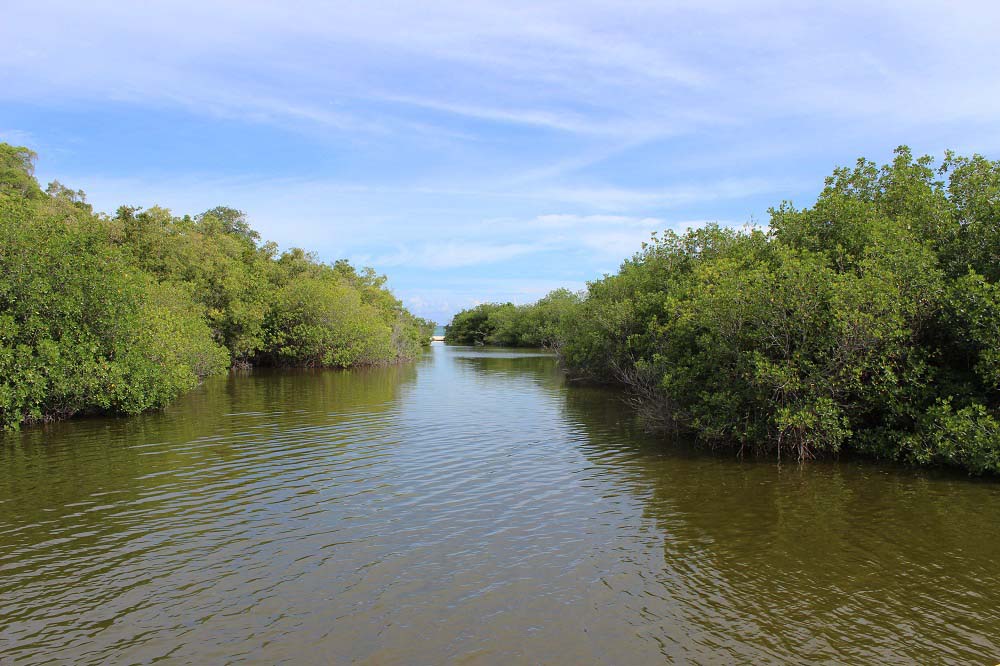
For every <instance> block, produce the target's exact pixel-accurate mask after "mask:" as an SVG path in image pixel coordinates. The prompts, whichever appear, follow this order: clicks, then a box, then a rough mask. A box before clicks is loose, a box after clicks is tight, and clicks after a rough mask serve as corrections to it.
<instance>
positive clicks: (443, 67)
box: [0, 2, 1000, 325]
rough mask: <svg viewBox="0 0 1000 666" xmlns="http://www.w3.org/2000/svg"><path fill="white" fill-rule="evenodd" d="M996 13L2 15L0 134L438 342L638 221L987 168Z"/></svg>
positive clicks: (566, 7) (123, 200) (478, 6)
mask: <svg viewBox="0 0 1000 666" xmlns="http://www.w3.org/2000/svg"><path fill="white" fill-rule="evenodd" d="M623 8H624V9H623ZM303 17H307V19H306V20H303ZM998 18H1000V7H998V6H996V5H992V4H986V3H969V4H964V5H962V7H961V8H953V7H946V6H943V5H934V4H930V3H906V4H904V3H899V4H896V5H887V6H885V7H874V6H869V5H866V4H862V3H847V4H842V5H839V6H838V7H836V8H831V7H827V6H825V5H819V4H813V5H801V4H799V3H790V2H772V3H766V4H765V5H762V6H757V7H755V8H753V9H746V8H743V7H741V6H739V5H738V4H736V3H733V4H730V3H715V4H714V6H712V7H707V8H706V7H702V6H701V5H700V4H695V3H687V4H682V5H674V6H673V7H672V8H669V9H667V8H660V7H657V6H656V5H654V4H647V3H634V4H630V5H628V6H627V7H626V6H623V5H621V4H620V3H614V4H612V3H600V2H594V3H587V4H585V5H580V4H579V3H563V2H548V3H545V5H544V6H539V5H537V4H533V3H518V4H511V3H503V4H500V3H487V2H484V3H471V4H463V5H462V6H461V7H448V6H445V5H434V6H428V5H425V4H424V3H420V4H417V3H411V4H406V5H399V6H395V7H392V8H390V7H388V6H385V5H381V4H372V5H366V6H365V7H351V8H350V9H349V10H347V9H345V8H343V7H330V6H328V5H325V4H319V3H317V4H311V3H297V4H295V5H294V6H286V7H283V8H277V7H269V6H244V5H237V4H235V3H230V2H200V3H189V2H176V3H172V4H171V6H170V7H162V6H161V7H155V8H152V7H122V6H118V5H116V4H114V3H105V4H101V5H97V6H88V7H83V6H79V5H76V4H74V3H64V2H32V3H27V2H15V3H12V6H11V7H10V8H9V9H8V10H7V17H6V19H7V20H6V21H5V23H4V24H3V25H2V26H0V36H2V37H3V39H4V41H5V43H6V44H8V48H7V49H5V50H4V54H3V56H2V58H3V60H2V63H3V66H4V69H5V71H7V72H8V76H7V77H6V78H7V81H6V85H5V86H4V87H3V89H2V91H0V99H2V100H3V104H2V106H0V141H6V142H8V143H13V144H16V145H25V146H27V147H29V148H31V149H32V150H34V151H36V152H37V153H38V154H39V159H38V163H37V170H36V175H37V177H38V179H39V181H40V182H41V183H42V184H43V186H44V184H45V183H46V182H48V181H50V180H59V181H60V182H62V183H64V184H65V185H67V186H69V187H71V188H73V189H82V190H84V191H85V192H86V193H87V196H88V201H89V202H90V203H91V204H93V205H94V208H95V209H96V210H101V211H105V212H113V211H114V210H115V208H117V207H118V206H119V205H139V206H143V207H150V206H152V205H160V206H163V207H166V208H170V209H171V210H172V211H173V212H174V214H177V215H183V214H191V215H194V214H197V213H200V212H202V211H204V210H207V209H209V208H212V207H214V206H216V205H226V206H232V207H234V208H238V209H240V210H243V211H245V212H246V213H247V216H248V219H249V221H250V223H251V225H252V226H253V227H254V228H255V229H257V230H258V231H259V232H260V234H261V236H262V238H263V239H265V240H273V241H276V242H277V243H278V244H279V245H280V247H281V248H282V249H288V248H290V247H302V248H304V249H307V250H311V251H315V252H317V254H318V256H319V257H320V258H321V259H322V260H324V261H329V262H332V261H335V260H336V259H340V258H346V259H349V260H350V261H352V262H353V263H355V264H357V265H361V266H366V265H370V266H372V267H374V268H375V269H376V270H377V271H378V272H379V273H383V274H385V275H387V276H388V278H389V286H390V287H391V288H392V289H393V291H394V293H395V294H396V295H397V296H398V297H399V298H401V299H402V300H403V302H404V304H405V305H406V306H407V307H408V308H409V309H410V310H411V311H412V312H414V313H415V314H417V315H420V316H425V317H428V318H431V319H434V320H435V321H436V322H437V323H439V324H441V325H444V324H446V323H448V321H449V320H450V318H451V315H452V314H454V313H455V312H456V311H458V310H460V309H463V308H466V307H470V306H472V305H475V304H476V303H479V302H485V301H511V302H515V303H528V302H532V301H534V300H536V299H537V298H539V297H540V296H543V295H544V294H545V293H546V292H548V291H550V290H551V289H554V288H558V287H567V288H570V289H574V290H578V289H581V288H583V287H584V286H585V283H586V281H587V280H592V279H595V278H598V277H600V276H601V275H602V274H604V273H610V272H614V271H616V270H617V268H618V266H619V265H620V263H621V262H622V261H623V260H624V259H626V258H627V257H629V256H630V255H631V254H632V253H634V252H635V251H637V250H638V249H639V248H640V244H641V243H642V242H643V241H644V240H646V239H648V237H649V235H650V233H651V232H653V231H662V230H665V229H673V230H678V231H683V230H684V229H685V228H688V227H691V226H699V225H702V224H705V223H708V222H718V223H719V224H723V225H728V226H741V225H743V224H746V223H748V222H757V223H760V224H765V223H766V221H767V208H768V207H770V206H772V205H777V204H778V203H780V202H781V201H783V200H790V201H792V202H793V203H795V204H796V205H797V206H800V207H801V206H807V205H810V204H811V203H812V201H813V200H814V198H815V196H816V194H817V193H818V192H819V191H820V189H821V188H822V186H823V181H824V178H825V177H826V176H827V175H829V174H830V173H831V172H832V171H833V169H834V168H835V167H837V166H851V165H853V164H854V162H855V160H856V159H857V158H859V157H866V158H868V159H871V160H874V161H875V162H878V163H883V162H885V161H887V160H889V159H890V158H891V155H892V150H893V149H895V148H896V147H897V146H898V145H901V144H906V145H909V146H910V147H911V148H912V149H913V151H914V153H915V154H931V155H934V156H935V157H940V156H941V155H942V153H943V152H944V150H946V149H954V150H955V151H956V152H959V153H962V154H971V153H973V152H977V153H980V154H983V155H986V156H987V157H991V158H993V159H996V158H997V156H998V154H1000V86H998V85H997V84H998V83H1000V74H998V73H997V71H996V67H995V65H996V63H997V62H1000V45H998V43H997V40H996V39H995V36H994V35H993V32H992V25H994V23H995V21H996V19H998Z"/></svg>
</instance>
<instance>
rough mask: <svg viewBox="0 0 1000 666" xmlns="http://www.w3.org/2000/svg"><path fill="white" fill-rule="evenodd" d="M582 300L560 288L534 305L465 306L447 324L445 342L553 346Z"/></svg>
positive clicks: (489, 304)
mask: <svg viewBox="0 0 1000 666" xmlns="http://www.w3.org/2000/svg"><path fill="white" fill-rule="evenodd" d="M579 304H580V297H579V296H578V295H576V294H574V293H573V292H571V291H569V290H568V289H557V290H555V291H553V292H551V293H549V294H548V295H547V296H545V297H544V298H542V299H540V300H539V301H538V302H536V303H534V304H531V305H514V304H513V303H483V304H481V305H477V306H476V307H474V308H471V309H468V310H462V311H461V312H459V313H458V314H456V315H455V316H454V318H452V320H451V323H450V324H449V325H448V326H446V327H445V342H450V343H453V344H464V345H499V346H503V347H554V346H555V345H556V344H557V343H558V340H559V337H560V332H561V330H562V327H563V323H564V321H565V320H566V317H568V316H569V315H571V314H572V313H573V312H574V309H575V308H576V307H577V306H578V305H579Z"/></svg>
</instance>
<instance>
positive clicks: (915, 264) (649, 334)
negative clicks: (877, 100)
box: [452, 148, 1000, 473]
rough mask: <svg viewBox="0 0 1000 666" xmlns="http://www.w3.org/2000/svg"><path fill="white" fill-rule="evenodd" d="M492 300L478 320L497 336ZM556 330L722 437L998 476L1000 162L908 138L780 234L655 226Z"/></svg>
mask: <svg viewBox="0 0 1000 666" xmlns="http://www.w3.org/2000/svg"><path fill="white" fill-rule="evenodd" d="M486 310H487V311H486V317H485V318H483V317H482V314H483V313H480V312H476V311H471V312H470V311H467V312H464V313H461V314H460V315H459V317H458V318H457V324H460V325H461V327H460V329H459V330H463V331H464V330H466V329H473V330H475V331H477V332H485V335H484V339H485V340H490V339H491V336H495V335H496V333H495V329H492V328H491V324H490V322H491V320H492V318H493V312H492V311H489V308H486ZM530 310H531V308H530V307H529V308H525V309H524V311H525V313H526V312H528V311H530ZM524 316H527V315H526V314H525V315H524ZM455 325H456V324H455V323H453V325H452V326H453V327H455ZM556 328H557V331H558V332H557V334H556V335H555V341H554V343H553V346H554V347H556V348H557V349H558V351H559V353H560V355H561V357H562V359H563V361H564V363H565V365H566V366H567V367H568V369H569V370H570V371H572V372H574V373H576V374H578V375H580V376H583V377H587V378H590V379H592V380H596V381H602V382H613V383H617V384H621V385H624V386H625V387H627V388H628V389H629V391H630V393H631V395H633V396H635V397H636V398H638V400H639V402H640V403H641V404H642V405H643V408H644V411H645V412H646V413H647V414H648V415H649V416H650V417H651V418H652V419H653V420H655V421H656V422H657V423H658V424H659V425H661V426H663V427H665V428H669V429H671V430H673V431H676V432H680V433H687V434H692V435H694V436H696V437H697V438H699V439H700V440H702V441H704V442H706V443H708V444H710V445H713V446H731V447H734V448H737V449H739V450H740V451H745V450H752V451H758V452H768V453H771V454H774V455H777V456H779V457H780V456H782V455H789V454H790V455H792V456H794V457H795V458H798V459H806V458H810V457H813V456H816V455H821V454H828V453H834V452H837V451H840V450H843V449H849V450H853V451H859V452H864V453H868V454H872V455H877V456H880V457H886V458H892V459H899V460H905V461H909V462H913V463H919V464H946V465H953V466H959V467H963V468H965V469H967V470H969V471H971V472H974V473H982V472H992V473H998V472H1000V391H998V388H1000V162H991V161H989V160H986V159H984V158H982V157H980V156H974V157H971V158H963V157H956V156H954V155H952V154H948V155H947V156H946V158H945V159H944V161H943V162H942V163H941V164H939V165H936V164H935V163H934V161H933V160H932V159H931V158H927V157H923V158H919V159H914V158H913V156H912V155H911V153H910V151H909V150H908V149H906V148H900V149H898V150H897V152H896V155H895V158H894V160H893V162H892V163H891V164H889V165H886V166H883V167H878V166H876V165H875V164H873V163H871V162H868V161H865V160H860V161H859V162H858V163H857V165H856V167H854V168H853V169H846V168H842V169H837V170H836V171H834V173H833V175H832V176H831V177H829V178H828V179H827V182H826V186H825V188H824V189H823V191H822V193H821V194H820V195H819V198H818V200H817V201H816V203H815V204H814V205H813V206H812V207H810V208H805V209H797V208H795V207H793V206H792V205H791V204H788V203H784V204H782V205H781V206H779V207H777V208H775V209H773V210H772V211H771V219H770V225H769V228H767V229H766V230H765V229H755V228H750V229H746V230H740V231H737V230H731V229H725V228H719V227H716V226H710V227H707V228H703V229H699V230H694V231H690V232H688V233H686V234H684V235H677V234H673V233H669V232H668V233H666V234H663V235H658V236H654V238H653V240H652V241H651V242H650V243H648V244H645V245H644V247H643V249H642V251H640V252H639V253H638V254H636V255H635V256H634V257H632V258H631V259H629V260H628V261H626V262H625V263H624V264H623V265H622V266H621V269H620V271H619V272H618V273H617V274H615V275H611V276H607V277H605V278H603V279H600V280H597V281H595V282H592V283H590V284H589V288H588V291H587V294H586V297H585V298H584V299H583V300H582V301H581V302H580V303H579V304H578V305H576V306H573V307H572V308H571V309H570V311H569V312H560V315H559V318H558V323H557V324H556ZM463 335H464V334H463ZM453 337H454V336H453Z"/></svg>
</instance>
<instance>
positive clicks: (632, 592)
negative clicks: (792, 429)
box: [0, 344, 1000, 665]
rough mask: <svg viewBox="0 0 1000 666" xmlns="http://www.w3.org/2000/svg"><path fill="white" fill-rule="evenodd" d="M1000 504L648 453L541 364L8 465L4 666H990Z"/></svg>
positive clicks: (431, 360) (205, 412)
mask: <svg viewBox="0 0 1000 666" xmlns="http://www.w3.org/2000/svg"><path fill="white" fill-rule="evenodd" d="M998 600H1000V483H996V482H984V481H974V480H970V479H968V478H965V477H963V476H960V475H955V474H951V473H944V472H934V471H931V472H926V471H925V472H915V471H911V470H906V469H899V468H894V467H889V466H881V465H878V464H873V463H870V462H857V461H840V462H820V463H813V464H809V465H806V466H802V467H800V466H798V465H787V464H786V465H781V466H778V465H776V464H774V463H773V462H769V461H739V460H737V459H734V458H733V457H732V456H731V455H729V454H726V455H708V454H705V453H699V452H697V451H690V450H687V449H685V448H683V447H678V446H675V445H668V444H665V443H664V442H662V441H659V440H657V439H656V438H654V437H650V436H648V435H646V434H644V433H643V432H642V430H641V428H639V427H638V426H637V424H636V422H635V419H634V418H633V416H632V415H631V412H629V410H628V409H627V408H626V407H624V406H623V405H622V404H621V403H620V402H619V401H618V400H617V397H616V395H615V394H614V393H611V392H607V391H604V390H598V389H593V388H583V387H577V386H571V385H568V383H567V382H566V380H565V379H564V377H563V376H562V375H561V374H560V372H559V371H558V369H557V367H556V365H555V362H554V360H553V358H552V357H551V356H549V355H546V354H543V353H540V352H539V353H524V352H512V351H503V350H491V349H472V348H463V347H449V346H445V345H441V344H435V345H433V347H432V349H431V350H430V351H429V352H427V354H426V355H425V356H424V357H423V358H421V359H420V360H418V361H417V362H416V363H413V364H409V365H404V366H400V367H391V368H381V369H372V370H359V371H313V372H310V371H283V372H278V371H274V372H256V373H253V374H248V375H235V376H231V377H222V378H217V379H213V380H210V381H208V382H206V383H205V384H204V385H203V386H201V387H200V388H199V389H197V390H196V391H194V392H192V393H191V394H189V395H188V396H186V397H184V398H183V399H182V400H180V401H178V402H177V403H176V404H174V405H173V406H171V407H170V408H169V409H167V410H165V411H164V412H161V413H154V414H147V415H143V416H139V417H136V418H131V419H105V418H94V419H79V420H74V421H69V422H64V423H58V424H53V425H50V426H46V427H35V428H27V429H25V430H23V431H22V432H20V433H14V434H8V435H5V436H3V437H2V438H0V664H4V665H6V664H8V663H13V664H49V663H73V664H126V663H152V662H156V661H160V662H162V663H168V664H173V663H178V664H187V663H190V664H199V665H205V664H223V663H240V662H242V663H254V664H284V663H288V664H326V663H335V664H341V663H363V664H443V663H456V664H511V663H532V664H592V663H599V664H615V665H625V664H661V663H695V664H728V663H755V664H765V663H831V664H833V663H836V664H872V663H878V664H913V663H919V664H937V663H956V664H957V663H967V664H975V663H978V664H995V663H997V662H998V661H1000V602H998Z"/></svg>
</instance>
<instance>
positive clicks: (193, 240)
mask: <svg viewBox="0 0 1000 666" xmlns="http://www.w3.org/2000/svg"><path fill="white" fill-rule="evenodd" d="M34 160H35V155H34V153H33V152H31V151H30V150H28V149H26V148H22V147H15V146H11V145H8V144H0V429H2V428H12V427H17V426H18V425H20V424H22V423H25V422H33V421H40V420H48V419H54V418H63V417H68V416H71V415H73V414H78V413H90V412H107V413H124V414H133V413H137V412H140V411H143V410H145V409H149V408H155V407H161V406H163V405H165V404H167V403H168V402H169V401H170V400H171V399H173V398H174V397H176V396H177V395H178V394H180V393H182V392H184V391H186V390H189V389H190V388H192V387H193V386H195V385H196V384H197V382H198V381H199V379H200V378H202V377H205V376H207V375H211V374H215V373H219V372H223V371H225V370H226V369H227V368H229V367H230V365H231V364H233V365H237V366H241V367H247V366H250V365H254V364H266V365H300V366H301V365H305V366H336V367H347V366H354V365H370V364H383V363H392V362H396V361H398V360H403V359H407V358H411V357H413V356H414V355H415V354H416V353H417V352H418V351H419V349H420V347H421V346H422V345H424V344H427V342H428V341H429V337H430V333H431V331H432V330H433V326H432V324H431V323H430V322H426V321H423V320H421V319H418V318H416V317H414V316H412V315H411V314H410V313H409V312H407V311H406V310H405V309H404V308H403V307H402V305H401V303H400V302H399V301H398V300H397V299H396V298H395V297H393V295H392V294H391V293H390V292H389V291H388V290H386V289H385V287H384V282H385V278H383V277H380V276H378V275H376V274H375V273H374V271H372V270H371V269H365V270H363V271H357V270H355V269H354V267H352V266H351V265H350V264H348V263H347V262H346V261H338V262H337V263H335V264H333V265H327V264H322V263H320V262H319V261H317V260H316V258H315V256H313V255H311V254H309V253H306V252H304V251H302V250H298V249H294V250H290V251H288V252H284V253H279V252H278V248H277V246H276V245H274V244H273V243H261V242H260V237H259V236H258V234H257V232H255V231H253V229H251V228H250V226H249V225H248V224H247V221H246V219H245V216H244V215H243V213H241V212H240V211H237V210H234V209H231V208H224V207H219V208H215V209H212V210H210V211H207V212H205V213H203V214H201V215H198V216H196V217H189V216H184V217H175V216H173V215H172V214H171V213H170V211H168V210H166V209H163V208H150V209H149V210H144V211H143V210H139V209H136V208H130V207H125V206H123V207H121V208H119V209H118V211H117V212H116V214H115V215H114V216H108V215H103V214H99V213H94V212H93V210H92V209H91V207H90V206H89V205H88V204H87V203H86V201H85V198H84V196H83V193H82V192H78V191H72V190H70V189H68V188H66V187H64V186H63V185H61V184H59V183H58V182H54V183H51V184H50V185H49V186H48V188H47V189H46V190H45V191H43V190H42V189H41V188H40V187H39V185H38V183H37V181H36V180H35V178H34Z"/></svg>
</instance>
